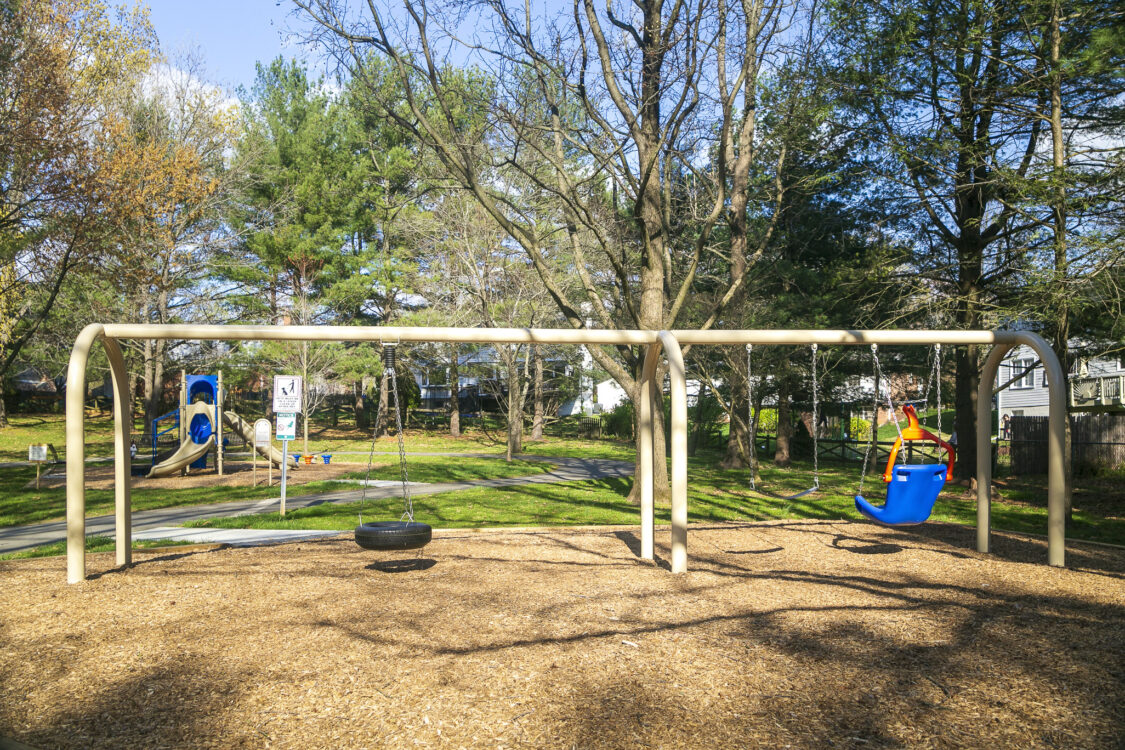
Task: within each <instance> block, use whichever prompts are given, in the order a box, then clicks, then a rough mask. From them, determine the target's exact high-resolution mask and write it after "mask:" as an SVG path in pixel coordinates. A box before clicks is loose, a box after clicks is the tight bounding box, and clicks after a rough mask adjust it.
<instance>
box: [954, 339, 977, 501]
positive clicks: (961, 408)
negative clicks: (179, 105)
mask: <svg viewBox="0 0 1125 750" xmlns="http://www.w3.org/2000/svg"><path fill="white" fill-rule="evenodd" d="M979 350H980V347H978V346H966V347H960V348H958V350H957V356H956V370H955V372H956V378H957V382H956V383H955V385H954V395H953V401H954V409H955V412H954V418H953V431H954V432H955V433H956V437H957V440H956V446H955V448H956V450H957V464H956V469H955V475H956V477H957V478H958V479H963V480H971V479H972V478H973V477H975V476H976V474H977V431H976V424H977V387H978V386H979V385H980V354H979Z"/></svg>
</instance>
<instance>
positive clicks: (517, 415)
mask: <svg viewBox="0 0 1125 750" xmlns="http://www.w3.org/2000/svg"><path fill="white" fill-rule="evenodd" d="M506 359H507V360H508V362H507V368H508V449H507V453H506V458H507V460H509V461H511V460H512V456H514V455H516V454H518V453H522V452H523V389H522V388H520V380H519V366H518V365H517V363H516V359H515V356H510V357H507V358H506Z"/></svg>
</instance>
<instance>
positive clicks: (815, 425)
mask: <svg viewBox="0 0 1125 750" xmlns="http://www.w3.org/2000/svg"><path fill="white" fill-rule="evenodd" d="M811 348H812V394H813V395H812V465H813V488H814V489H818V490H819V489H820V456H819V453H820V450H819V444H818V442H817V435H818V433H819V432H820V423H819V422H817V411H818V410H819V406H820V384H819V383H818V382H817V379H816V348H817V347H816V344H813V345H812V347H811Z"/></svg>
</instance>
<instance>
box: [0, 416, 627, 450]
mask: <svg viewBox="0 0 1125 750" xmlns="http://www.w3.org/2000/svg"><path fill="white" fill-rule="evenodd" d="M242 416H243V417H245V418H247V419H250V421H253V419H254V417H253V416H252V415H248V414H243V415H242ZM9 423H10V424H11V426H10V427H8V428H7V429H3V430H0V462H4V461H26V460H27V446H28V445H30V444H31V443H52V444H54V446H55V448H56V449H57V450H58V452H59V457H60V458H65V456H66V416H65V415H64V414H32V415H29V414H12V415H9ZM139 426H140V422H138V423H137V428H138V429H139ZM405 435H406V437H405V442H406V450H407V451H409V452H411V453H426V452H431V453H495V454H499V455H503V454H504V450H505V446H504V443H503V441H502V440H500V441H499V442H498V441H497V438H502V437H503V433H502V432H496V431H493V432H492V433H486V432H485V431H483V430H481V429H479V428H471V429H467V430H465V431H464V433H463V434H462V435H461V437H457V438H454V437H449V435H447V434H442V433H441V432H437V431H425V430H416V429H408V430H406V433H405ZM490 435H491V437H490ZM274 447H276V448H277V449H279V450H280V449H281V443H280V442H279V441H274ZM303 447H304V444H303V441H302V440H299V439H298V440H294V441H291V442H290V443H289V452H290V453H304V452H305V451H304V450H303ZM370 448H371V434H370V433H366V432H363V431H360V430H356V429H354V428H346V427H340V428H331V427H318V426H317V425H316V423H315V422H312V423H311V424H310V433H309V450H308V452H309V453H315V454H320V453H339V452H349V453H352V452H355V453H367V451H368V450H370ZM375 450H377V451H385V452H386V451H397V450H398V439H397V438H396V437H393V436H390V437H387V436H384V437H381V438H379V440H378V441H377V442H376V444H375ZM524 451H525V452H526V453H530V454H535V455H544V456H567V457H574V458H591V457H596V458H620V459H621V460H623V461H632V460H633V444H632V443H631V442H627V441H626V442H622V441H618V440H611V439H608V438H607V439H602V440H587V439H579V438H565V437H552V436H548V437H546V438H544V439H543V440H540V441H536V442H530V441H526V442H525V443H524ZM112 455H113V416H112V415H111V414H109V413H105V414H99V413H95V412H89V411H88V412H87V416H86V457H87V458H90V457H94V456H112ZM333 460H339V461H349V462H350V461H355V460H357V458H356V457H355V456H340V457H339V458H338V459H333Z"/></svg>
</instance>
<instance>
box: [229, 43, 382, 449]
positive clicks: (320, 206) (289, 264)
mask: <svg viewBox="0 0 1125 750" xmlns="http://www.w3.org/2000/svg"><path fill="white" fill-rule="evenodd" d="M244 111H245V118H244V126H243V133H242V137H241V139H240V144H239V149H240V150H241V151H242V152H243V153H247V154H251V155H253V156H254V157H256V161H255V169H256V179H255V180H253V181H250V182H249V184H248V185H247V186H246V187H245V189H244V191H243V194H242V195H241V196H240V199H239V201H238V203H237V204H236V206H235V211H234V212H233V216H232V217H231V222H232V224H233V225H234V226H235V227H236V229H237V231H238V234H239V236H240V238H241V242H240V245H239V248H240V251H241V253H242V258H241V259H240V262H237V263H228V264H227V266H226V267H225V268H224V273H225V274H226V275H227V277H228V278H230V279H232V280H233V281H236V282H237V283H239V284H242V285H243V286H244V287H245V288H246V289H248V290H249V294H248V295H246V296H245V297H244V303H245V304H246V310H245V313H244V314H245V315H247V316H248V317H259V318H262V319H265V320H267V321H268V322H270V323H272V324H274V325H278V324H293V325H315V324H321V323H325V322H327V321H330V320H335V319H336V317H337V315H336V314H337V312H338V310H339V309H340V308H342V307H350V308H351V309H355V307H356V302H355V301H354V300H352V299H350V298H349V296H348V294H347V289H346V288H343V289H341V288H340V287H339V286H338V285H339V284H343V285H345V287H346V285H347V284H349V283H350V281H349V280H351V279H353V278H354V277H356V276H358V275H359V271H360V270H361V269H362V267H363V264H364V262H365V260H366V257H367V248H366V245H365V244H363V243H362V242H357V241H356V232H355V221H356V215H357V208H356V205H357V203H356V202H357V201H358V200H360V196H361V195H362V188H363V181H362V179H361V174H362V173H361V171H360V170H359V169H358V168H357V162H358V159H357V158H356V151H354V150H353V148H352V146H353V144H352V141H351V140H350V136H351V133H350V132H349V122H348V115H347V112H346V110H345V108H344V106H343V105H342V104H341V103H340V102H338V101H336V100H334V99H333V98H332V97H331V96H329V94H328V92H327V91H326V90H325V88H324V86H323V85H322V83H321V82H314V81H311V80H310V79H309V77H308V74H307V72H306V70H305V69H304V67H303V66H302V65H300V64H298V63H297V62H295V61H292V62H286V61H285V60H283V59H281V58H278V59H276V60H274V61H273V62H272V63H270V65H269V66H262V65H260V64H259V66H258V77H257V80H256V82H255V84H254V89H253V99H251V100H247V101H245V102H244ZM333 305H335V307H334V306H333ZM343 351H344V348H343V347H342V346H341V345H338V344H324V343H320V344H316V343H313V344H310V343H308V342H301V343H298V344H288V343H274V344H268V345H264V346H263V347H262V349H261V352H262V356H263V357H264V358H265V359H266V360H267V361H270V362H272V364H273V366H274V367H276V368H279V369H281V370H284V371H288V372H292V373H294V374H300V375H301V376H302V377H303V379H304V382H305V388H304V389H303V391H302V396H303V398H304V403H303V404H302V414H303V418H302V425H303V438H304V443H305V447H304V450H305V451H306V452H307V451H308V416H309V414H310V413H311V412H312V411H314V410H315V409H316V407H317V406H318V405H319V403H320V401H321V400H323V396H324V393H325V391H324V389H323V387H321V384H322V382H323V381H324V380H326V379H327V378H329V377H331V376H332V373H333V371H334V367H335V362H336V361H337V359H338V358H339V357H340V356H341V354H342V353H343Z"/></svg>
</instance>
